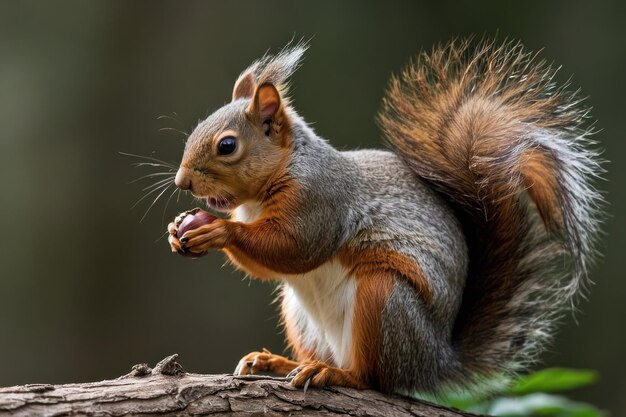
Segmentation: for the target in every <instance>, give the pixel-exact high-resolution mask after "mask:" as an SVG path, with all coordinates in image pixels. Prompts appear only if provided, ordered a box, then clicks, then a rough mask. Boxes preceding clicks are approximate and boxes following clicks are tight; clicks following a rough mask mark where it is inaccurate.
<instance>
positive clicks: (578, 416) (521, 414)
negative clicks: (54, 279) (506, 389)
mask: <svg viewBox="0 0 626 417" xmlns="http://www.w3.org/2000/svg"><path fill="white" fill-rule="evenodd" d="M468 411H470V412H472V411H474V412H478V411H480V412H486V413H487V414H489V415H494V416H500V417H526V416H544V417H602V416H603V414H602V412H601V411H600V410H598V409H597V408H595V407H594V406H592V405H589V404H585V403H579V402H575V401H571V400H569V399H567V398H565V397H561V396H558V395H551V394H542V393H536V394H529V395H525V396H522V397H502V398H497V399H495V400H494V401H493V402H492V403H491V404H490V406H489V407H488V408H487V410H485V409H484V408H481V409H476V410H474V409H472V408H470V409H469V410H468Z"/></svg>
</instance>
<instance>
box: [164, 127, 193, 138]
mask: <svg viewBox="0 0 626 417" xmlns="http://www.w3.org/2000/svg"><path fill="white" fill-rule="evenodd" d="M166 131H168V132H176V133H180V134H181V135H183V136H184V137H188V136H189V133H187V132H183V131H182V130H178V129H175V128H173V127H162V128H160V129H159V132H166Z"/></svg>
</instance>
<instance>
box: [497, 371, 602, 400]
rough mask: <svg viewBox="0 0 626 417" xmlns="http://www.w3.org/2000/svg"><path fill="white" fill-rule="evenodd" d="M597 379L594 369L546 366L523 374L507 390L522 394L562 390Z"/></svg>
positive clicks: (510, 393)
mask: <svg viewBox="0 0 626 417" xmlns="http://www.w3.org/2000/svg"><path fill="white" fill-rule="evenodd" d="M597 379H598V374H597V372H595V371H586V370H576V369H566V368H548V369H544V370H542V371H539V372H536V373H533V374H530V375H526V376H523V377H521V378H519V379H518V380H517V381H515V382H514V383H513V385H512V386H511V387H510V388H509V389H508V390H507V393H508V394H509V395H524V394H530V393H533V392H554V391H564V390H570V389H573V388H578V387H583V386H586V385H590V384H593V383H594V382H596V381H597Z"/></svg>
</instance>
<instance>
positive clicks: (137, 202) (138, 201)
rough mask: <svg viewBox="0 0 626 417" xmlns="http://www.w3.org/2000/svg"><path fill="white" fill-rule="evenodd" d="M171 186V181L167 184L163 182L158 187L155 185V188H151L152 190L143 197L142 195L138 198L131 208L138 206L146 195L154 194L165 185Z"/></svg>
mask: <svg viewBox="0 0 626 417" xmlns="http://www.w3.org/2000/svg"><path fill="white" fill-rule="evenodd" d="M169 186H170V184H169V183H165V184H161V185H159V186H158V187H155V188H154V189H153V190H151V191H149V192H147V193H146V194H144V196H143V197H141V198H140V199H139V200H137V201H136V202H135V204H133V206H132V207H131V208H130V209H131V210H133V209H134V208H135V207H137V204H139V203H141V202H142V201H143V200H144V199H145V198H146V197H148V196H149V195H151V194H153V193H155V192H157V191H158V190H160V189H161V188H163V187H165V188H167V187H169Z"/></svg>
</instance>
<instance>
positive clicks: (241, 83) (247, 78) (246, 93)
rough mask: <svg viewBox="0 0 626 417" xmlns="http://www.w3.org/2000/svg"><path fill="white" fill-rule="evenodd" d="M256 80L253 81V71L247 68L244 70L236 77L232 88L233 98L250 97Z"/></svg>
mask: <svg viewBox="0 0 626 417" xmlns="http://www.w3.org/2000/svg"><path fill="white" fill-rule="evenodd" d="M255 87H256V82H255V81H254V71H252V70H249V71H246V72H244V73H243V74H241V75H240V76H239V78H237V81H236V82H235V87H234V88H233V100H232V101H235V100H238V99H240V98H250V97H252V95H253V94H254V89H255Z"/></svg>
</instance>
